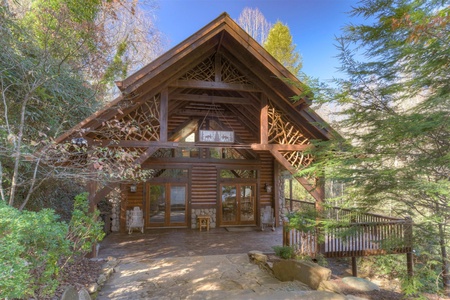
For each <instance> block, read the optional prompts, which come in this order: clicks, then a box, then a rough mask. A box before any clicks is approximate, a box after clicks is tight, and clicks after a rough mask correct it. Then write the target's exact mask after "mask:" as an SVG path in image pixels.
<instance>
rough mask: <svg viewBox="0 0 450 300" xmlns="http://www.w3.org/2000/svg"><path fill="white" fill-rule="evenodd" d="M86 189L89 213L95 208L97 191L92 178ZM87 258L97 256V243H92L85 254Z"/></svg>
mask: <svg viewBox="0 0 450 300" xmlns="http://www.w3.org/2000/svg"><path fill="white" fill-rule="evenodd" d="M87 190H88V193H89V195H88V201H89V213H93V212H95V210H96V209H97V203H95V196H96V192H97V182H96V181H94V180H91V181H89V182H88V183H87ZM86 256H87V257H88V258H95V257H97V244H93V245H92V249H91V252H90V253H88V254H86Z"/></svg>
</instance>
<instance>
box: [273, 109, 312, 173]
mask: <svg viewBox="0 0 450 300" xmlns="http://www.w3.org/2000/svg"><path fill="white" fill-rule="evenodd" d="M268 118H269V143H270V144H281V145H309V144H311V142H310V141H309V139H308V138H307V137H305V136H304V135H303V133H302V132H301V131H300V130H298V129H297V128H296V127H295V126H294V124H293V123H292V122H291V121H290V120H289V119H288V118H287V117H286V116H283V115H282V114H281V113H280V112H278V111H277V110H276V108H275V107H274V105H273V104H272V103H270V104H269V110H268ZM281 154H282V155H283V156H284V158H285V159H286V160H287V161H289V163H290V164H291V165H292V166H293V167H295V168H297V169H302V168H304V167H307V166H309V165H310V164H311V163H312V162H313V157H312V156H311V155H310V154H305V153H303V152H302V151H283V152H281Z"/></svg>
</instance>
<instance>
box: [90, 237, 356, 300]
mask: <svg viewBox="0 0 450 300" xmlns="http://www.w3.org/2000/svg"><path fill="white" fill-rule="evenodd" d="M275 245H281V229H277V230H276V231H275V232H272V231H264V232H261V231H256V230H255V231H244V232H228V231H226V230H225V229H224V228H217V229H212V230H210V231H209V232H198V231H194V230H190V229H170V230H155V231H151V230H149V231H147V232H146V233H144V234H141V233H133V234H132V235H123V234H111V235H109V236H108V237H106V239H105V240H104V241H103V242H102V245H101V248H100V252H99V257H104V258H106V257H108V256H114V257H116V258H118V259H119V260H120V261H121V262H120V263H119V265H118V267H117V268H116V273H114V274H113V275H112V277H111V278H110V279H109V280H108V282H107V283H106V284H105V286H104V287H103V288H102V290H101V291H100V293H99V297H98V298H97V299H99V300H106V299H116V300H123V299H155V300H156V299H158V300H159V299H170V300H172V299H193V300H197V299H199V300H200V299H312V300H314V299H335V300H341V299H342V300H343V299H350V298H345V297H344V296H342V295H337V294H333V293H328V292H317V291H311V290H310V289H309V288H308V287H307V286H305V285H304V284H302V283H300V282H280V281H279V280H277V279H275V278H274V277H273V276H272V275H271V274H269V273H268V272H267V271H266V270H263V269H261V268H260V267H259V266H257V265H255V264H253V263H250V261H249V259H248V256H247V253H248V252H249V251H251V250H259V251H262V252H273V249H272V246H275Z"/></svg>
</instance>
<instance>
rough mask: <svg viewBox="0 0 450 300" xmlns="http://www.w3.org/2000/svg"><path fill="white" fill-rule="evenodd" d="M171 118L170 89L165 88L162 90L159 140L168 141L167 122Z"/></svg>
mask: <svg viewBox="0 0 450 300" xmlns="http://www.w3.org/2000/svg"><path fill="white" fill-rule="evenodd" d="M168 119H169V91H168V89H167V87H166V88H164V89H163V90H162V91H161V105H160V107H159V126H160V127H159V141H160V142H167V131H168V130H167V123H168Z"/></svg>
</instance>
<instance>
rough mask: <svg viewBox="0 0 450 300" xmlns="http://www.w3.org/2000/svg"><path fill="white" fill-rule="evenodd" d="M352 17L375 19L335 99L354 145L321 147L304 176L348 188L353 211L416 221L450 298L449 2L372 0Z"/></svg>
mask: <svg viewBox="0 0 450 300" xmlns="http://www.w3.org/2000/svg"><path fill="white" fill-rule="evenodd" d="M352 13H353V15H355V16H363V17H365V18H366V22H365V23H364V24H361V25H349V26H347V27H346V28H345V33H344V35H343V36H342V37H340V38H339V39H338V43H339V48H340V50H341V55H340V59H341V63H342V68H341V70H342V71H343V72H346V74H347V76H348V77H347V78H346V79H341V80H337V81H336V84H337V86H338V92H337V93H335V94H334V99H333V102H331V104H333V105H339V107H340V114H339V116H338V118H337V120H338V122H339V124H340V132H341V134H342V136H345V138H346V139H343V138H340V137H337V138H336V139H334V140H332V141H329V142H315V148H314V150H312V152H311V153H313V154H314V155H315V157H316V164H315V165H314V166H313V167H311V168H308V169H306V170H303V171H302V172H301V173H300V174H299V175H310V176H311V175H314V176H323V175H325V176H326V177H327V178H329V179H332V180H336V181H338V182H342V183H344V184H345V185H346V187H347V189H346V195H345V196H346V198H345V199H344V200H346V201H347V203H348V206H358V207H361V208H363V209H365V210H369V211H381V212H383V210H384V209H385V208H386V207H390V208H391V209H392V213H393V214H395V215H397V216H402V217H405V216H407V215H410V216H411V217H412V218H413V221H414V223H415V231H419V232H420V233H421V235H422V237H426V240H425V241H421V242H422V244H421V245H424V244H423V243H425V244H427V245H428V247H429V250H430V251H425V252H423V255H424V256H427V257H428V259H423V260H421V261H423V262H424V263H425V264H427V266H428V270H430V272H429V273H427V272H425V273H427V274H435V272H439V273H440V272H441V271H442V270H443V272H442V273H441V274H442V278H441V279H442V281H441V282H440V284H443V286H444V287H445V288H447V293H449V290H448V289H449V287H450V275H449V261H448V256H447V252H448V248H449V232H448V230H449V228H448V225H449V224H450V223H449V221H450V213H449V212H450V209H449V204H450V200H449V196H450V181H449V178H450V169H449V166H450V151H449V149H450V138H449V137H450V122H449V116H450V103H449V99H450V78H449V74H450V73H449V72H448V65H449V62H450V54H449V52H448V44H449V42H450V40H449V39H450V34H449V32H448V28H449V27H448V24H450V9H449V7H448V6H443V5H442V2H441V1H424V0H419V1H401V2H398V1H390V0H387V1H386V0H368V1H363V2H362V3H361V4H360V5H359V6H358V7H355V9H354V10H353V12H352ZM358 58H359V59H360V61H358V60H357V59H358ZM319 96H320V94H319ZM328 99H329V98H328ZM435 254H439V255H440V262H441V265H440V266H437V265H436V264H435V262H436V259H435ZM420 280H424V279H423V278H421V279H420ZM425 286H426V284H425V282H421V286H419V285H417V286H416V289H417V290H419V291H420V290H421V289H424V287H425Z"/></svg>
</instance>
